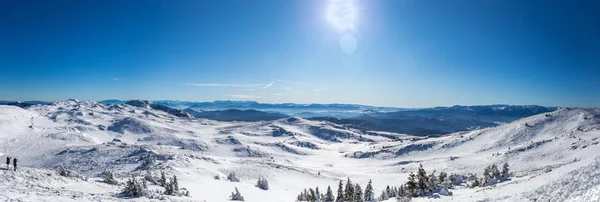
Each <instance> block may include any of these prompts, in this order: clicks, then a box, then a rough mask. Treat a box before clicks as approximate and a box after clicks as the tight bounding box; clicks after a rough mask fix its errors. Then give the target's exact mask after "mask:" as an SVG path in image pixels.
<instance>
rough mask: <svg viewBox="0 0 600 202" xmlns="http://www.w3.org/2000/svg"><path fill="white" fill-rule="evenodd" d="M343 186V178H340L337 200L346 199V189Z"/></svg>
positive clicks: (339, 201)
mask: <svg viewBox="0 0 600 202" xmlns="http://www.w3.org/2000/svg"><path fill="white" fill-rule="evenodd" d="M343 186H344V184H343V183H342V180H340V184H338V190H337V198H335V201H336V202H343V201H344V190H343V189H342V187H343Z"/></svg>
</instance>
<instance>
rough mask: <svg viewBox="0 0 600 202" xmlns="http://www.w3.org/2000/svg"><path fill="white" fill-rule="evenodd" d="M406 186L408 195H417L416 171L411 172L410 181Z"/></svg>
mask: <svg viewBox="0 0 600 202" xmlns="http://www.w3.org/2000/svg"><path fill="white" fill-rule="evenodd" d="M404 188H405V190H406V196H408V197H414V196H415V190H416V189H417V182H416V181H415V174H414V173H412V172H411V173H410V174H409V175H408V181H407V182H406V184H405V186H404Z"/></svg>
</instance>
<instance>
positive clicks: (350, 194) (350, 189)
mask: <svg viewBox="0 0 600 202" xmlns="http://www.w3.org/2000/svg"><path fill="white" fill-rule="evenodd" d="M353 198H354V185H353V184H352V181H350V178H348V180H347V181H346V189H345V190H344V200H346V201H348V200H352V199H353Z"/></svg>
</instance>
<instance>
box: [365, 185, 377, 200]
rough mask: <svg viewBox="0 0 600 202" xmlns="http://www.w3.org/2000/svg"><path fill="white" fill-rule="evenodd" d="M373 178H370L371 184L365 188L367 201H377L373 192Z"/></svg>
mask: <svg viewBox="0 0 600 202" xmlns="http://www.w3.org/2000/svg"><path fill="white" fill-rule="evenodd" d="M371 183H372V182H371V180H369V184H367V187H366V188H365V201H366V202H374V201H375V193H374V192H373V185H371Z"/></svg>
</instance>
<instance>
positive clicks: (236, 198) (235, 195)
mask: <svg viewBox="0 0 600 202" xmlns="http://www.w3.org/2000/svg"><path fill="white" fill-rule="evenodd" d="M229 199H231V200H232V201H244V197H243V196H242V194H241V193H240V191H238V188H237V187H236V188H235V192H231V196H229Z"/></svg>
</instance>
